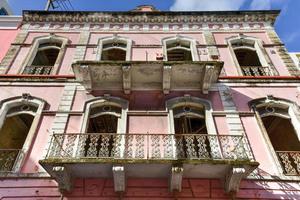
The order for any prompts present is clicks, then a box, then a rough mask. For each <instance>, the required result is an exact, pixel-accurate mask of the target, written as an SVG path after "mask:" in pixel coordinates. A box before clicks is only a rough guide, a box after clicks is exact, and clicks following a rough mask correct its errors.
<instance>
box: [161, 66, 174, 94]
mask: <svg viewBox="0 0 300 200" xmlns="http://www.w3.org/2000/svg"><path fill="white" fill-rule="evenodd" d="M171 77H172V66H168V65H166V66H164V68H163V92H164V94H169V92H170V89H171Z"/></svg>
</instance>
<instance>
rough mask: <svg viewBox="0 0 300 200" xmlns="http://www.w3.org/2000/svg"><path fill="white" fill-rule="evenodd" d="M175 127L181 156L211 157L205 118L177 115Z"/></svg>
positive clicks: (178, 152) (178, 154)
mask: <svg viewBox="0 0 300 200" xmlns="http://www.w3.org/2000/svg"><path fill="white" fill-rule="evenodd" d="M175 112H176V111H175ZM203 116H204V115H203ZM174 128H175V137H176V141H177V156H178V157H179V158H196V159H199V158H200V159H203V158H211V149H210V143H209V138H208V136H207V128H206V123H205V118H202V117H197V116H190V115H182V116H180V117H175V118H174Z"/></svg>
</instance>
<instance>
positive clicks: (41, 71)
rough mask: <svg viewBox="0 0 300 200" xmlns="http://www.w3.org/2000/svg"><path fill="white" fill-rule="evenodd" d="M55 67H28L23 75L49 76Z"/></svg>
mask: <svg viewBox="0 0 300 200" xmlns="http://www.w3.org/2000/svg"><path fill="white" fill-rule="evenodd" d="M52 68H53V66H26V67H25V69H24V71H23V74H31V75H49V74H50V73H51V70H52Z"/></svg>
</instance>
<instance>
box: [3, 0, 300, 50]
mask: <svg viewBox="0 0 300 200" xmlns="http://www.w3.org/2000/svg"><path fill="white" fill-rule="evenodd" d="M70 1H71V2H72V5H73V7H74V9H75V10H88V11H108V10H112V11H127V10H131V9H133V8H134V7H136V6H137V5H142V4H151V5H154V6H155V7H156V8H157V9H159V10H165V11H167V10H172V11H177V10H199V11H201V10H264V9H267V10H268V9H281V10H282V11H281V14H280V16H279V18H278V19H277V22H276V24H275V27H276V30H277V33H278V34H279V36H280V37H281V39H282V40H283V42H284V43H285V44H286V47H287V48H288V50H289V51H290V52H295V51H298V52H299V51H300V15H299V12H300V0H70ZM8 2H9V4H10V6H11V7H12V9H13V11H14V13H15V14H21V12H22V10H42V9H44V6H45V4H46V0H8Z"/></svg>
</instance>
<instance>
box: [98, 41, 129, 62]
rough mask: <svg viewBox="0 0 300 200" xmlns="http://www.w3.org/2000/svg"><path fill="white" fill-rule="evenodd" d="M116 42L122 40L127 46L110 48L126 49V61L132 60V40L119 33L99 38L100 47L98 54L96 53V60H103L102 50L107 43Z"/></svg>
mask: <svg viewBox="0 0 300 200" xmlns="http://www.w3.org/2000/svg"><path fill="white" fill-rule="evenodd" d="M114 42H121V43H124V44H126V48H122V47H110V48H109V49H121V50H124V51H126V58H125V61H130V60H131V51H132V43H133V42H132V40H131V39H129V38H127V37H123V36H118V35H113V36H108V37H103V38H100V39H99V40H98V48H97V54H96V60H97V61H102V52H103V50H104V49H103V46H104V45H105V44H109V43H114Z"/></svg>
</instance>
